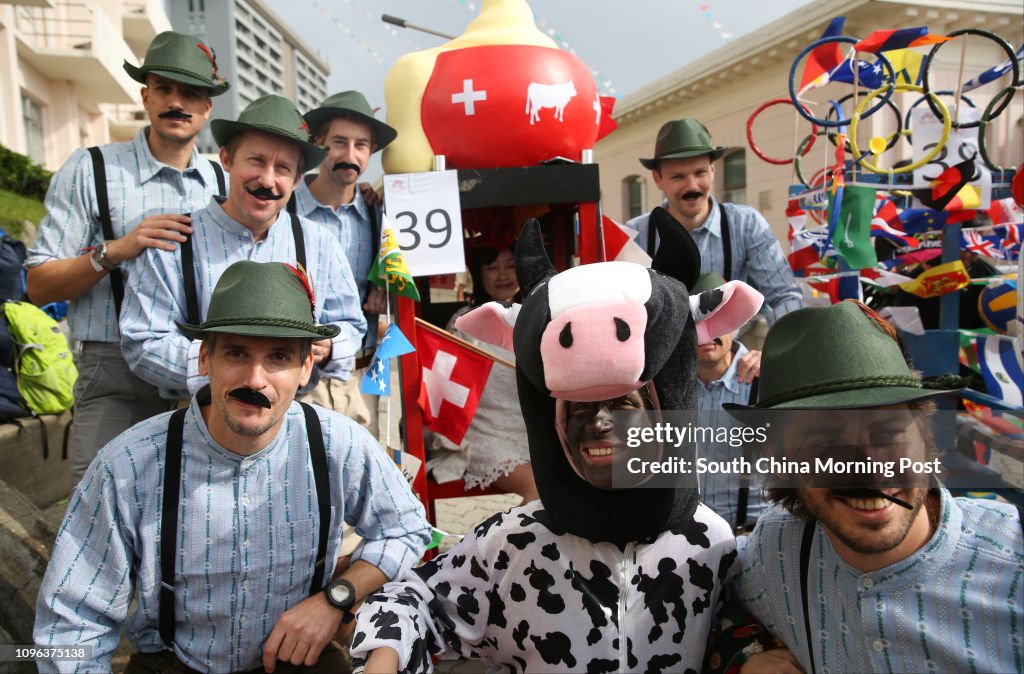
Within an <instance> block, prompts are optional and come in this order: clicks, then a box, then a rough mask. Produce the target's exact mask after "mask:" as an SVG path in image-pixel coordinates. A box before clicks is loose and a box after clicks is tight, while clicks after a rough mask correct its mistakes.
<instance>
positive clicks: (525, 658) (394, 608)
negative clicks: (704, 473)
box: [352, 209, 762, 672]
mask: <svg viewBox="0 0 1024 674" xmlns="http://www.w3.org/2000/svg"><path fill="white" fill-rule="evenodd" d="M652 219H653V220H654V221H655V223H656V226H657V227H658V229H659V232H660V233H661V236H662V241H663V243H662V246H661V247H660V248H659V250H658V253H657V255H656V256H655V258H654V262H653V265H652V268H651V269H650V270H648V269H645V268H644V267H641V266H640V265H635V264H632V263H626V262H606V263H599V264H592V265H584V266H582V267H576V268H573V269H570V270H568V271H565V272H563V273H561V274H557V275H556V274H555V270H554V268H553V267H552V266H551V263H550V262H549V261H548V259H547V256H546V254H545V253H544V249H543V246H542V243H541V237H540V228H539V226H538V225H537V224H536V222H527V224H526V225H525V226H524V228H523V231H522V234H521V235H520V240H519V243H518V246H517V249H516V267H517V275H518V278H519V280H520V284H521V288H522V291H523V295H524V297H525V298H526V299H525V300H524V303H523V305H522V307H521V310H519V309H520V307H519V306H518V305H508V306H503V305H501V304H498V303H493V302H492V303H489V304H487V305H484V306H482V307H480V308H479V309H477V310H475V311H473V312H470V313H468V314H467V315H466V316H464V317H463V318H461V319H460V321H459V323H458V324H457V325H458V327H459V329H461V330H463V331H464V332H467V333H469V334H472V335H473V336H475V337H478V338H480V339H483V340H485V341H490V342H494V343H499V344H505V345H506V348H514V351H515V354H516V363H517V377H518V387H519V400H520V405H521V407H522V410H523V416H524V418H525V419H526V420H527V428H528V433H529V442H530V457H531V461H532V463H533V469H534V474H535V476H536V481H537V487H538V490H539V492H540V501H533V502H531V503H528V504H526V505H524V506H521V507H518V508H513V509H512V510H510V511H508V512H505V513H500V514H497V515H495V516H494V517H492V518H490V519H489V520H487V521H486V522H484V523H483V524H481V525H480V526H478V527H477V528H476V529H475V530H474V532H473V533H472V534H470V535H468V536H466V538H465V539H463V541H462V542H461V543H459V544H458V545H457V546H456V547H455V548H454V549H452V550H451V551H450V552H448V553H447V554H445V555H442V556H440V557H438V558H437V559H435V560H433V561H431V562H428V563H427V564H425V565H423V566H421V567H419V568H417V569H414V570H413V571H410V572H409V573H407V574H406V575H405V576H404V577H403V578H402V579H401V580H400V581H397V582H392V583H389V584H388V585H386V586H385V587H384V588H382V589H381V591H380V592H379V593H377V594H375V595H373V596H372V597H371V598H369V599H368V600H367V601H366V603H365V605H363V606H362V607H361V609H360V610H359V613H358V625H357V628H356V634H355V637H354V639H353V642H352V654H353V656H354V657H355V658H356V659H357V665H358V664H359V663H360V662H361V661H362V660H363V659H364V658H367V657H369V660H368V661H367V662H366V671H368V672H383V671H404V672H429V671H430V670H431V669H432V659H431V656H441V655H444V656H446V657H461V658H469V659H477V660H483V661H485V662H487V663H488V664H489V665H491V666H493V667H499V666H500V667H504V668H508V669H509V670H510V671H588V672H615V671H619V672H621V671H673V672H682V671H697V670H699V669H700V666H701V660H702V657H703V654H704V647H705V642H706V640H707V637H708V633H709V631H710V629H711V626H712V624H713V619H714V615H715V612H716V607H717V605H718V601H719V593H720V591H721V587H722V583H723V582H724V580H725V578H726V576H727V573H728V572H729V570H730V569H731V567H732V566H733V562H734V561H735V559H736V551H735V542H734V539H733V536H732V533H731V529H730V527H729V525H728V524H727V523H726V522H725V521H724V520H722V519H721V518H720V517H719V516H718V515H716V514H715V513H714V512H712V511H711V510H710V509H709V508H707V507H706V506H704V505H702V504H701V503H700V502H699V500H698V496H697V483H696V479H695V478H694V476H693V475H689V476H681V479H680V480H679V481H676V482H674V483H673V487H672V488H642V487H635V486H634V487H631V488H615V487H616V486H621V483H619V484H609V481H608V474H607V470H604V469H605V468H607V466H608V465H609V464H615V463H618V464H619V465H621V464H622V463H624V462H625V461H626V459H627V457H629V456H631V455H632V456H635V455H636V453H635V452H634V451H633V450H628V449H626V445H625V443H624V442H623V441H624V439H625V433H624V429H623V428H621V427H620V428H619V430H618V431H616V429H615V425H616V421H617V420H618V422H619V424H620V426H623V425H624V424H623V423H622V421H621V417H617V416H616V417H613V416H612V414H611V411H612V410H623V409H628V410H631V411H632V412H633V413H634V418H635V417H637V416H640V417H647V416H648V414H646V413H645V412H644V410H645V409H655V410H656V409H696V405H697V388H696V386H697V379H696V349H697V344H698V339H701V340H702V341H708V340H710V339H713V338H714V337H715V336H716V335H717V334H721V333H723V332H726V331H729V330H733V329H735V328H736V327H738V326H739V325H742V323H743V322H744V321H746V320H747V319H748V318H750V316H752V315H753V314H754V313H755V312H756V311H757V308H758V307H759V306H760V304H761V302H762V298H761V296H760V295H759V294H758V293H757V292H756V291H754V290H753V289H752V288H750V287H749V286H747V285H745V284H742V283H738V282H733V283H731V284H728V285H727V286H723V287H722V288H718V289H716V290H713V291H708V293H706V294H702V295H700V296H697V297H693V298H691V297H690V296H689V294H688V290H687V288H688V287H689V286H692V285H693V283H694V282H695V281H696V279H697V275H698V273H699V271H700V255H699V253H698V251H697V248H696V246H695V245H694V243H693V240H692V239H691V238H690V236H689V235H688V234H687V233H686V231H685V230H684V229H683V228H682V227H679V226H678V224H676V223H674V222H672V219H671V217H670V216H669V215H668V214H667V213H666V212H665V211H664V210H662V209H657V210H656V212H655V215H654V216H652ZM701 305H703V306H701ZM517 310H518V311H517ZM694 314H697V316H695V315H694ZM697 321H700V322H699V323H698V322H697ZM513 323H514V333H513V330H512V324H513ZM570 401H571V402H570ZM656 414H657V413H656V412H653V413H651V416H653V415H656ZM648 423H651V421H648ZM690 453H691V454H692V449H691V452H690ZM689 458H690V459H691V460H692V458H693V457H692V455H691V456H690V457H689Z"/></svg>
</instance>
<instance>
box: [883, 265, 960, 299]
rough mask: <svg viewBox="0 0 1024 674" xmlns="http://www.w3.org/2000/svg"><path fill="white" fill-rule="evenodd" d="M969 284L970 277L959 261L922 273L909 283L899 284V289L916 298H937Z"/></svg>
mask: <svg viewBox="0 0 1024 674" xmlns="http://www.w3.org/2000/svg"><path fill="white" fill-rule="evenodd" d="M970 282H971V277H970V276H969V275H968V274H967V269H965V268H964V263H963V262H961V261H960V260H953V261H952V262H946V263H945V264H940V265H938V266H935V267H932V268H931V269H929V270H927V271H924V272H922V273H921V275H920V276H918V277H917V278H916V279H914V280H913V281H911V282H909V283H901V284H900V288H902V289H903V290H906V291H907V292H908V293H911V294H913V295H917V296H918V297H939V296H940V295H945V294H947V293H951V292H953V291H954V290H960V289H961V288H964V287H966V286H967V284H969V283H970Z"/></svg>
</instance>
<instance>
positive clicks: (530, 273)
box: [516, 218, 555, 298]
mask: <svg viewBox="0 0 1024 674" xmlns="http://www.w3.org/2000/svg"><path fill="white" fill-rule="evenodd" d="M554 274H555V268H554V266H553V265H552V264H551V260H549V259H548V254H547V253H546V252H545V251H544V240H543V239H542V238H541V236H540V222H538V221H537V219H536V218H530V219H529V220H527V221H526V222H524V223H523V229H522V231H520V232H519V241H518V242H516V280H518V281H519V289H520V290H521V291H522V295H523V297H524V298H525V297H526V296H527V295H529V294H530V291H532V290H533V289H534V288H535V287H536V286H537V284H538V283H540V282H541V281H543V280H544V279H546V278H548V277H549V276H553V275H554Z"/></svg>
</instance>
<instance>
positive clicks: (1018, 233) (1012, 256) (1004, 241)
mask: <svg viewBox="0 0 1024 674" xmlns="http://www.w3.org/2000/svg"><path fill="white" fill-rule="evenodd" d="M1022 230H1024V225H1005V226H1003V227H998V228H996V230H995V231H996V232H999V233H1001V237H1000V241H999V248H1000V250H1002V251H1003V257H1004V258H1006V259H1007V260H1016V259H1017V258H1018V257H1019V256H1020V248H1021V245H1020V244H1021V237H1022V235H1024V232H1022Z"/></svg>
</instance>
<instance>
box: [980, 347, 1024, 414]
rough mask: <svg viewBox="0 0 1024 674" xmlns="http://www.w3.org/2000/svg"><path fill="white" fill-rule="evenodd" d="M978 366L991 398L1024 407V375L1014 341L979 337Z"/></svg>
mask: <svg viewBox="0 0 1024 674" xmlns="http://www.w3.org/2000/svg"><path fill="white" fill-rule="evenodd" d="M978 364H979V365H980V366H981V376H982V377H984V379H985V388H986V389H987V390H988V394H989V395H990V396H992V397H994V398H999V399H1000V400H1003V401H1005V402H1006V403H1008V404H1010V405H1016V406H1018V407H1020V406H1021V405H1024V393H1022V389H1024V373H1022V372H1021V363H1020V360H1019V359H1018V354H1017V350H1016V349H1015V348H1014V342H1013V340H1011V339H1005V338H1002V337H994V336H993V337H978Z"/></svg>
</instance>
